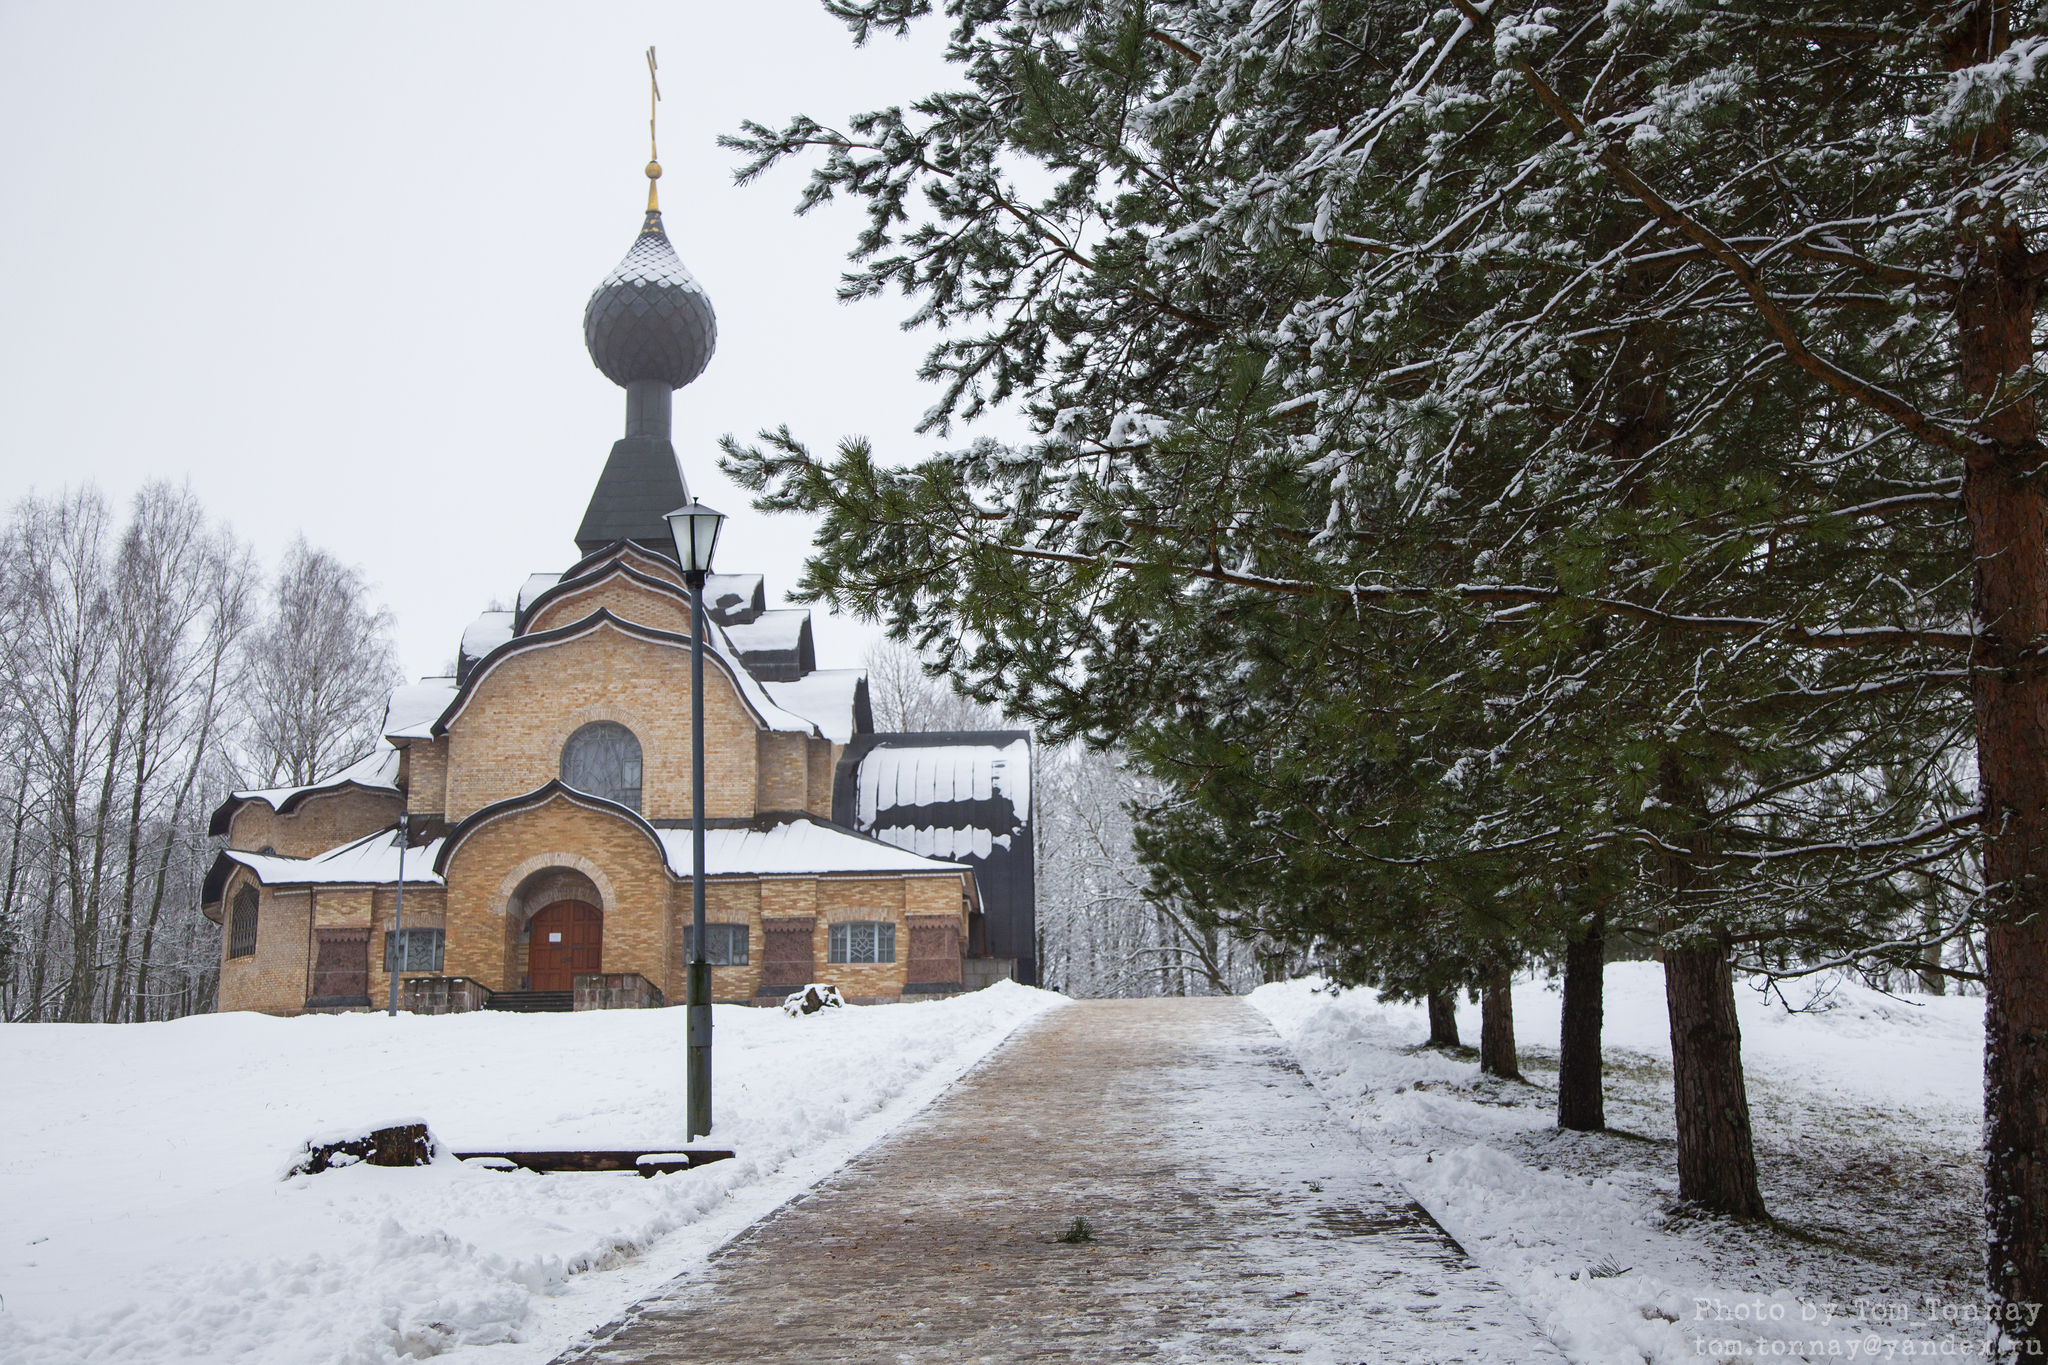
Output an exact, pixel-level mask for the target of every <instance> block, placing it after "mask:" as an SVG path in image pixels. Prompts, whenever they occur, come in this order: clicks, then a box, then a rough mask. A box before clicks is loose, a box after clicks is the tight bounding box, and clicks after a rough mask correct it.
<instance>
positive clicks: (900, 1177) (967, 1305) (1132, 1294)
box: [564, 999, 1563, 1365]
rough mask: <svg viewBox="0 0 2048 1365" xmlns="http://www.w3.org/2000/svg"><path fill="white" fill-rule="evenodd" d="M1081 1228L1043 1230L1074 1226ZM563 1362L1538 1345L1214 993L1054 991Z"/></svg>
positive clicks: (1475, 1351)
mask: <svg viewBox="0 0 2048 1365" xmlns="http://www.w3.org/2000/svg"><path fill="white" fill-rule="evenodd" d="M1077 1219H1078V1220H1085V1223H1086V1225H1087V1227H1088V1228H1089V1229H1090V1230H1091V1231H1092V1240H1085V1241H1062V1240H1061V1238H1062V1235H1063V1234H1071V1232H1072V1231H1073V1230H1074V1229H1075V1227H1076V1220H1077ZM564 1359H565V1360H574V1361H579V1362H583V1363H584V1365H624V1363H625V1362H658V1361H678V1362H680V1361H690V1362H693V1363H699V1362H701V1363H702V1365H716V1363H717V1362H740V1361H745V1362H750V1363H751V1362H764V1363H765V1362H777V1361H802V1362H805V1365H829V1362H855V1361H858V1362H862V1363H863V1365H866V1363H867V1362H874V1361H894V1362H905V1363H912V1365H914V1363H916V1362H947V1365H952V1363H953V1362H969V1361H1000V1362H1010V1361H1020V1360H1088V1361H1108V1360H1131V1359H1138V1360H1158V1361H1283V1360H1284V1361H1299V1362H1304V1363H1305V1365H1336V1363H1337V1362H1344V1363H1345V1365H1351V1363H1352V1362H1368V1361H1370V1362H1389V1363H1391V1362H1400V1363H1401V1365H1431V1363H1432V1362H1451V1361H1500V1362H1530V1363H1532V1365H1535V1363H1540V1362H1545V1361H1556V1362H1561V1361H1562V1359H1563V1358H1562V1357H1561V1356H1560V1355H1559V1354H1558V1353H1557V1352H1556V1350H1555V1349H1554V1348H1553V1347H1552V1346H1551V1345H1550V1343H1549V1342H1548V1341H1547V1340H1546V1339H1544V1338H1543V1336H1542V1335H1541V1334H1540V1333H1538V1332H1537V1331H1536V1329H1535V1327H1534V1326H1533V1325H1532V1324H1531V1322H1530V1320H1529V1319H1528V1317H1527V1316H1526V1315H1525V1314H1524V1313H1523V1311H1522V1310H1521V1309H1520V1308H1519V1307H1518V1306H1517V1305H1516V1303H1515V1301H1514V1300H1513V1299H1512V1298H1511V1297H1510V1296H1509V1295H1508V1294H1507V1293H1506V1292H1505V1291H1504V1290H1502V1289H1501V1288H1500V1286H1499V1285H1497V1284H1496V1283H1495V1282H1493V1281H1492V1280H1491V1279H1489V1278H1488V1277H1487V1275H1486V1274H1484V1273H1483V1272H1482V1271H1480V1270H1479V1269H1478V1268H1476V1267H1475V1266H1474V1265H1473V1263H1472V1262H1471V1261H1470V1260H1469V1259H1468V1258H1467V1257H1466V1256H1465V1255H1464V1254H1463V1253H1462V1252H1461V1251H1460V1250H1459V1249H1458V1248H1457V1246H1456V1245H1455V1244H1453V1243H1452V1242H1451V1241H1450V1239H1449V1238H1448V1237H1446V1236H1445V1235H1444V1234H1443V1233H1442V1232H1441V1231H1440V1230H1439V1229H1438V1228H1437V1226H1436V1225H1435V1224H1434V1223H1433V1222H1432V1221H1431V1220H1430V1219H1429V1216H1428V1215H1427V1214H1425V1213H1424V1212H1422V1210H1421V1209H1420V1208H1419V1207H1418V1206H1417V1205H1416V1204H1415V1203H1414V1202H1413V1201H1412V1200H1411V1199H1410V1198H1409V1196H1408V1194H1407V1192H1406V1190H1405V1189H1404V1188H1403V1186H1402V1184H1401V1182H1400V1180H1399V1179H1398V1178H1396V1177H1395V1176H1394V1175H1393V1174H1392V1173H1391V1172H1390V1171H1389V1170H1388V1169H1386V1168H1385V1167H1384V1166H1382V1165H1379V1164H1376V1163H1375V1161H1374V1160H1373V1159H1372V1158H1370V1157H1369V1156H1368V1155H1367V1151H1366V1149H1365V1148H1364V1147H1362V1146H1361V1145H1360V1144H1359V1142H1358V1141H1357V1139H1356V1138H1354V1137H1353V1136H1352V1135H1351V1134H1350V1133H1349V1132H1348V1131H1346V1129H1345V1128H1344V1126H1343V1125H1342V1124H1341V1123H1340V1122H1339V1121H1338V1120H1337V1119H1336V1118H1335V1117H1334V1116H1333V1115H1332V1114H1331V1113H1330V1111H1329V1110H1328V1109H1327V1108H1326V1107H1325V1105H1324V1103H1323V1101H1322V1099H1321V1098H1320V1097H1319V1096H1318V1095H1317V1093H1316V1092H1315V1090H1314V1089H1313V1088H1312V1087H1311V1086H1310V1085H1309V1084H1308V1082H1307V1081H1306V1079H1305V1078H1304V1077H1303V1075H1302V1073H1301V1071H1300V1070H1299V1068H1298V1067H1296V1066H1295V1064H1294V1062H1293V1061H1292V1059H1291V1058H1290V1056H1289V1054H1288V1053H1287V1051H1286V1049H1285V1048H1284V1047H1283V1046H1282V1044H1281V1042H1280V1039H1279V1037H1278V1036H1277V1035H1275V1034H1274V1032H1273V1031H1272V1030H1271V1029H1270V1028H1269V1027H1268V1026H1267V1024H1266V1023H1265V1021H1264V1020H1263V1019H1262V1018H1260V1017H1259V1015H1257V1014H1256V1013H1254V1012H1253V1011H1252V1010H1250V1009H1249V1008H1247V1007H1246V1006H1245V1005H1244V1003H1243V1002H1242V1001H1239V1000H1232V999H1193V1000H1190V999H1183V1000H1103V1001H1087V1002H1079V1003H1076V1004H1075V1005H1074V1006H1073V1007H1071V1008H1068V1009H1064V1010H1059V1011H1056V1012H1054V1013H1051V1014H1048V1015H1045V1016H1043V1017H1042V1018H1040V1019H1039V1020H1037V1021H1035V1022H1033V1023H1032V1024H1029V1025H1027V1026H1025V1028H1024V1029H1023V1030H1021V1031H1020V1032H1019V1033H1018V1034H1017V1035H1015V1036H1014V1037H1013V1038H1012V1039H1011V1040H1010V1041H1009V1042H1008V1043H1007V1044H1005V1045H1004V1046H1003V1047H1002V1048H1001V1049H1000V1050H999V1051H997V1052H996V1053H995V1054H994V1055H993V1056H992V1057H991V1058H990V1059H989V1060H988V1061H986V1062H984V1063H983V1064H982V1065H981V1066H980V1067H979V1068H978V1069H977V1070H975V1071H974V1072H972V1073H970V1074H969V1075H968V1077H967V1078H966V1079H965V1080H963V1081H962V1082H960V1083H959V1084H958V1085H956V1086H955V1087H954V1089H953V1090H952V1091H951V1092H949V1093H948V1094H947V1095H946V1096H945V1097H944V1098H943V1099H942V1100H940V1101H939V1102H938V1103H936V1104H934V1105H933V1106H932V1107H931V1108H930V1109H928V1110H926V1111H925V1112H924V1113H922V1114H921V1115H919V1116H918V1117H917V1118H916V1119H914V1120H912V1121H910V1122H909V1123H907V1124H905V1125H904V1127H903V1128H901V1129H899V1130H898V1131H897V1133H896V1134H895V1135H893V1136H892V1137H890V1138H889V1139H887V1140H886V1141H884V1142H882V1143H881V1144H879V1145H877V1146H876V1147H874V1148H872V1149H871V1150H870V1151H869V1152H868V1153H866V1154H865V1155H864V1156H862V1157H860V1158H859V1159H857V1160H856V1161H854V1162H853V1163H851V1164H850V1165H849V1166H847V1167H846V1168H844V1169H842V1170H841V1171H840V1172H839V1173H838V1174H837V1175H835V1176H834V1177H832V1178H831V1179H829V1180H828V1181H826V1182H824V1183H822V1184H821V1185H819V1186H818V1187H816V1188H815V1189H813V1190H812V1191H811V1192H809V1193H808V1194H806V1195H804V1196H803V1197H801V1198H800V1199H798V1200H796V1201H795V1202H793V1203H791V1204H789V1205H787V1206H785V1207H784V1208H782V1209H781V1210H779V1211H778V1212H777V1213H776V1214H775V1215H773V1216H772V1217H770V1218H768V1219H766V1220H765V1221H763V1222H762V1223H761V1224H759V1225H758V1226H756V1227H755V1228H753V1229H751V1230H749V1231H748V1232H747V1233H746V1234H744V1235H743V1236H741V1237H740V1238H739V1239H737V1240H736V1241H735V1242H733V1243H732V1244H730V1245H729V1246H728V1247H726V1248H725V1249H724V1250H723V1251H721V1252H719V1253H717V1254H716V1255H715V1256H713V1258H712V1259H711V1261H710V1262H709V1263H708V1264H707V1265H706V1266H705V1267H704V1268H703V1269H702V1270H700V1271H696V1272H693V1273H692V1274H690V1275H688V1276H687V1277H685V1278H684V1279H683V1280H681V1281H678V1283H677V1284H676V1286H675V1287H673V1288H672V1289H671V1290H670V1291H669V1292H667V1293H665V1294H663V1295H661V1296H659V1297H657V1298H654V1299H650V1300H648V1301H646V1302H644V1303H642V1304H640V1305H639V1306H638V1307H636V1308H635V1309H634V1310H633V1311H632V1312H631V1313H630V1314H628V1315H627V1316H626V1317H625V1318H624V1319H623V1321H622V1323H614V1324H609V1325H607V1327H605V1328H603V1329H600V1330H599V1332H598V1333H597V1334H596V1339H595V1340H594V1341H593V1342H592V1343H591V1344H590V1345H588V1346H587V1347H585V1348H582V1349H580V1350H575V1351H572V1352H571V1353H570V1354H569V1355H568V1356H566V1357H565V1358H564Z"/></svg>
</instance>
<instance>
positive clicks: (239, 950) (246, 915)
mask: <svg viewBox="0 0 2048 1365" xmlns="http://www.w3.org/2000/svg"><path fill="white" fill-rule="evenodd" d="M255 951H256V888H255V887H253V886H245V887H243V888H242V889H241V890H240V891H237V892H236V893H235V911H234V918H233V919H232V920H230V921H229V922H228V956H229V957H248V956H249V955H250V954H252V953H254V952H255Z"/></svg>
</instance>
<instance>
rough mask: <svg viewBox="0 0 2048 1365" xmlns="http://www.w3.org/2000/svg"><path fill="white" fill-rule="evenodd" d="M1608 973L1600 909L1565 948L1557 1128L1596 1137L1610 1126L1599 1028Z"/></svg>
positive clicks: (1602, 919) (1605, 936)
mask: <svg viewBox="0 0 2048 1365" xmlns="http://www.w3.org/2000/svg"><path fill="white" fill-rule="evenodd" d="M1606 972H1607V916H1606V915H1605V914H1604V913H1603V912H1599V911H1596V912H1594V914H1593V917H1592V919H1591V921H1590V922H1589V923H1588V924H1587V925H1586V930H1585V932H1584V933H1583V934H1581V935H1580V936H1579V937H1578V938H1576V939H1573V940H1572V942H1571V943H1570V944H1569V945H1567V947H1566V948H1565V955H1564V1009H1563V1015H1562V1018H1561V1020H1560V1022H1559V1030H1558V1048H1557V1126H1558V1127H1560V1128H1569V1129H1572V1130H1573V1131H1575V1132H1581V1133H1597V1132H1599V1131H1600V1130H1601V1129H1603V1128H1605V1127H1606V1126H1607V1099H1606V1094H1605V1090H1604V1086H1603V1085H1602V1081H1601V1068H1600V1025H1601V1023H1602V1017H1603V1015H1604V1013H1605V1005H1604V1002H1603V999H1602V996H1603V990H1602V988H1603V986H1604V984H1605V977H1606Z"/></svg>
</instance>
